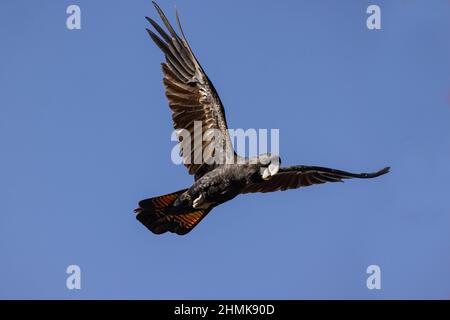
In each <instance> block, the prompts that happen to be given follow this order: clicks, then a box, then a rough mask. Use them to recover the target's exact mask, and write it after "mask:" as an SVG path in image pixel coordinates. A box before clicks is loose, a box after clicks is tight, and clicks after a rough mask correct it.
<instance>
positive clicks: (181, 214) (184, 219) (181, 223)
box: [134, 189, 211, 235]
mask: <svg viewBox="0 0 450 320" xmlns="http://www.w3.org/2000/svg"><path fill="white" fill-rule="evenodd" d="M186 190H187V189H184V190H180V191H177V192H174V193H170V194H166V195H163V196H159V197H154V198H150V199H145V200H142V201H140V202H139V208H137V209H135V210H134V212H135V213H136V219H137V220H139V221H140V222H141V223H142V224H143V225H144V226H146V227H147V229H149V230H150V231H151V232H153V233H155V234H161V233H164V232H167V231H169V232H173V233H176V234H179V235H184V234H186V233H188V232H189V231H191V230H192V229H193V228H194V227H195V226H196V225H197V224H198V223H199V222H200V221H201V220H202V219H203V218H204V217H205V216H206V215H207V214H208V212H209V211H210V210H211V209H195V208H192V207H188V206H186V205H185V206H176V207H175V206H173V203H174V201H175V200H176V199H177V198H178V197H179V196H180V195H181V194H182V193H184V192H185V191H186Z"/></svg>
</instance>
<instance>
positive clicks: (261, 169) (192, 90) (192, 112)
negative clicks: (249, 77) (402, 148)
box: [135, 2, 389, 235]
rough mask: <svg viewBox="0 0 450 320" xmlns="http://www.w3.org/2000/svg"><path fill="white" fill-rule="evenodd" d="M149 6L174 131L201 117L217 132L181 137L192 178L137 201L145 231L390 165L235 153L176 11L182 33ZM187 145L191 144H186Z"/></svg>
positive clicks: (184, 225) (173, 227)
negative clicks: (258, 196) (308, 162)
mask: <svg viewBox="0 0 450 320" xmlns="http://www.w3.org/2000/svg"><path fill="white" fill-rule="evenodd" d="M153 4H154V6H155V8H156V10H157V12H158V14H159V16H160V17H161V19H162V21H163V23H164V25H165V27H166V29H167V31H168V33H167V32H166V31H165V30H164V29H163V28H162V27H160V26H159V25H158V23H156V22H155V21H154V20H153V19H151V18H148V17H146V19H147V20H148V21H149V22H150V24H151V25H152V26H153V28H154V29H155V30H156V32H157V33H158V34H159V36H158V35H157V34H156V33H155V32H153V31H151V30H150V29H147V32H148V33H149V35H150V37H151V38H152V40H153V41H154V42H155V44H156V45H157V46H158V47H159V48H160V49H161V50H162V51H163V53H164V55H165V58H166V62H165V63H163V64H162V70H163V74H164V79H163V82H164V85H165V88H166V96H167V99H168V100H169V106H170V109H171V110H172V119H173V126H174V128H175V130H187V132H189V133H190V135H191V136H192V137H193V136H194V133H195V132H194V122H195V121H201V126H202V132H207V130H208V129H215V130H217V131H218V132H220V133H221V134H220V136H219V137H215V139H210V140H206V141H202V143H200V144H195V143H193V142H194V141H193V140H192V141H184V140H183V139H182V136H181V135H179V142H180V144H181V148H180V149H181V153H182V154H181V155H182V157H183V160H184V164H185V165H186V167H187V169H188V171H189V174H192V175H194V179H195V181H194V183H193V185H192V186H191V187H190V188H188V189H183V190H180V191H177V192H174V193H171V194H167V195H163V196H159V197H154V198H150V199H146V200H142V201H140V202H139V208H137V209H136V210H135V212H136V214H137V216H136V217H137V219H138V220H139V221H140V222H142V223H143V224H144V225H145V226H146V227H147V228H148V229H149V230H151V231H152V232H154V233H156V234H160V233H164V232H167V231H170V232H174V233H177V234H180V235H181V234H186V233H188V232H189V231H191V230H192V229H193V228H194V227H195V226H196V225H197V224H198V223H199V222H200V221H201V220H202V219H203V218H204V217H205V216H206V215H207V214H208V213H209V212H210V211H211V210H212V209H213V208H214V207H216V206H218V205H220V204H222V203H224V202H226V201H229V200H231V199H233V198H234V197H236V196H237V195H239V194H244V193H253V192H263V193H264V192H273V191H284V190H288V189H296V188H300V187H306V186H310V185H313V184H322V183H325V182H339V181H343V180H344V179H352V178H361V179H366V178H374V177H378V176H380V175H383V174H385V173H387V172H389V167H386V168H384V169H382V170H379V171H377V172H374V173H360V174H356V173H351V172H346V171H341V170H336V169H330V168H324V167H317V166H304V165H301V166H291V167H286V168H280V164H281V160H280V158H279V157H278V156H277V155H271V154H264V155H260V156H259V157H254V158H243V157H240V156H238V155H237V154H236V153H235V152H234V150H233V148H232V144H231V139H230V136H229V134H228V127H227V122H226V118H225V111H224V108H223V104H222V102H221V101H220V97H219V95H218V94H217V91H216V90H215V88H214V86H213V84H212V82H211V81H210V80H209V78H208V76H207V75H206V73H205V72H204V70H203V68H202V67H201V66H200V64H199V62H198V61H197V59H196V58H195V56H194V54H193V52H192V50H191V48H190V46H189V44H188V42H187V40H186V37H185V35H184V32H183V30H182V28H181V23H180V20H179V17H178V13H177V16H176V18H177V23H178V26H179V29H180V32H181V35H182V36H181V37H180V36H179V35H178V34H177V33H176V32H175V30H174V29H173V27H172V26H171V24H170V22H169V20H168V19H167V18H166V16H165V15H164V13H163V11H162V10H161V8H160V7H159V6H158V5H157V4H156V3H155V2H153ZM177 132H178V131H177ZM187 143H189V144H190V145H189V148H186V144H187ZM184 150H190V152H189V154H186V153H188V152H185V153H184V154H183V151H184ZM201 157H202V158H201ZM208 159H214V160H215V161H213V162H211V161H207V160H208Z"/></svg>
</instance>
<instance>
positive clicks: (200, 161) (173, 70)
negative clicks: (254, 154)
mask: <svg viewBox="0 0 450 320" xmlns="http://www.w3.org/2000/svg"><path fill="white" fill-rule="evenodd" d="M153 4H154V6H155V8H156V10H157V12H158V14H159V16H160V18H161V20H162V21H163V23H164V26H165V27H166V30H167V32H166V31H165V30H164V29H163V28H162V27H161V26H160V25H159V24H158V23H157V22H155V21H154V20H153V19H151V18H149V17H146V19H147V20H148V21H149V22H150V24H151V25H152V26H153V28H154V29H155V30H156V32H157V33H158V34H159V36H158V35H157V34H156V33H155V32H153V31H151V30H149V29H147V32H148V34H149V35H150V37H151V39H152V40H153V41H154V42H155V44H156V45H157V46H158V47H159V48H160V49H161V51H162V52H163V53H164V55H165V58H166V62H165V63H163V64H162V71H163V74H164V79H163V83H164V86H165V88H166V97H167V99H168V101H169V107H170V109H171V110H172V120H173V126H174V128H175V129H176V130H177V133H178V140H179V142H180V143H181V141H182V134H181V131H180V130H182V129H184V130H187V132H189V134H190V135H191V145H190V150H191V152H190V153H191V154H183V144H182V143H181V148H180V149H181V156H182V157H183V161H184V164H185V166H186V167H187V168H188V170H189V173H190V174H195V175H196V178H198V177H199V176H200V175H201V174H204V173H206V172H208V171H209V170H211V169H212V168H214V166H215V165H214V164H208V163H209V162H208V163H206V162H205V159H209V158H210V157H214V156H215V151H216V147H215V146H216V145H217V144H218V143H220V145H219V146H223V148H224V150H223V152H221V155H223V156H222V157H221V158H218V157H216V158H215V159H216V160H218V161H221V162H225V161H226V158H228V159H229V157H232V159H234V157H235V156H236V155H235V153H234V151H233V149H232V145H231V139H230V137H229V134H228V126H227V122H226V118H225V111H224V108H223V105H222V102H221V101H220V98H219V95H218V94H217V92H216V90H215V88H214V86H213V84H212V82H211V81H210V80H209V78H208V76H207V75H206V73H205V72H204V71H203V68H202V67H201V66H200V64H199V63H198V61H197V59H196V58H195V56H194V54H193V52H192V49H191V48H190V46H189V44H188V42H187V40H186V37H185V35H184V32H183V29H182V28H181V23H180V20H179V16H178V12H177V15H176V19H177V23H178V26H179V28H180V31H181V35H182V37H180V36H178V34H177V33H176V31H175V30H174V28H173V27H172V25H171V24H170V22H169V20H168V19H167V17H166V16H165V14H164V12H163V11H162V10H161V8H160V7H159V6H158V5H157V4H156V3H155V2H153ZM195 121H201V129H202V130H201V132H196V133H195V137H194V123H195ZM210 129H216V130H219V132H220V133H221V135H220V136H221V140H216V139H214V140H209V141H208V139H206V140H207V141H203V134H205V133H206V132H207V131H210ZM196 138H197V140H196ZM194 141H199V142H201V143H198V145H195V144H194ZM184 143H185V146H187V145H186V143H187V142H184ZM211 145H212V146H211Z"/></svg>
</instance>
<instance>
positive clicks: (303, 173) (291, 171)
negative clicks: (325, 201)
mask: <svg viewBox="0 0 450 320" xmlns="http://www.w3.org/2000/svg"><path fill="white" fill-rule="evenodd" d="M389 169H390V168H389V167H386V168H384V169H381V170H380V171H377V172H373V173H351V172H346V171H341V170H336V169H330V168H323V167H313V166H292V167H287V168H280V170H279V171H278V173H277V174H276V175H274V176H273V177H271V178H270V179H269V180H266V181H263V182H257V183H251V184H249V185H247V186H246V187H245V189H244V190H243V191H242V193H252V192H273V191H284V190H288V189H297V188H300V187H308V186H310V185H313V184H321V183H325V182H343V179H351V178H362V179H367V178H375V177H378V176H381V175H383V174H385V173H388V172H389Z"/></svg>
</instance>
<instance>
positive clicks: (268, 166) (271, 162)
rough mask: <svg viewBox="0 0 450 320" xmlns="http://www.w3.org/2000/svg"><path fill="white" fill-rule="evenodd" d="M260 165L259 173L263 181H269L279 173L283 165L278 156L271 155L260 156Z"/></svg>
mask: <svg viewBox="0 0 450 320" xmlns="http://www.w3.org/2000/svg"><path fill="white" fill-rule="evenodd" d="M258 164H259V165H260V169H259V173H260V175H261V178H262V179H263V180H269V179H270V178H271V177H272V176H274V175H276V174H277V173H278V170H280V165H281V158H280V157H279V156H278V155H272V154H270V153H266V154H262V155H260V156H258Z"/></svg>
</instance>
